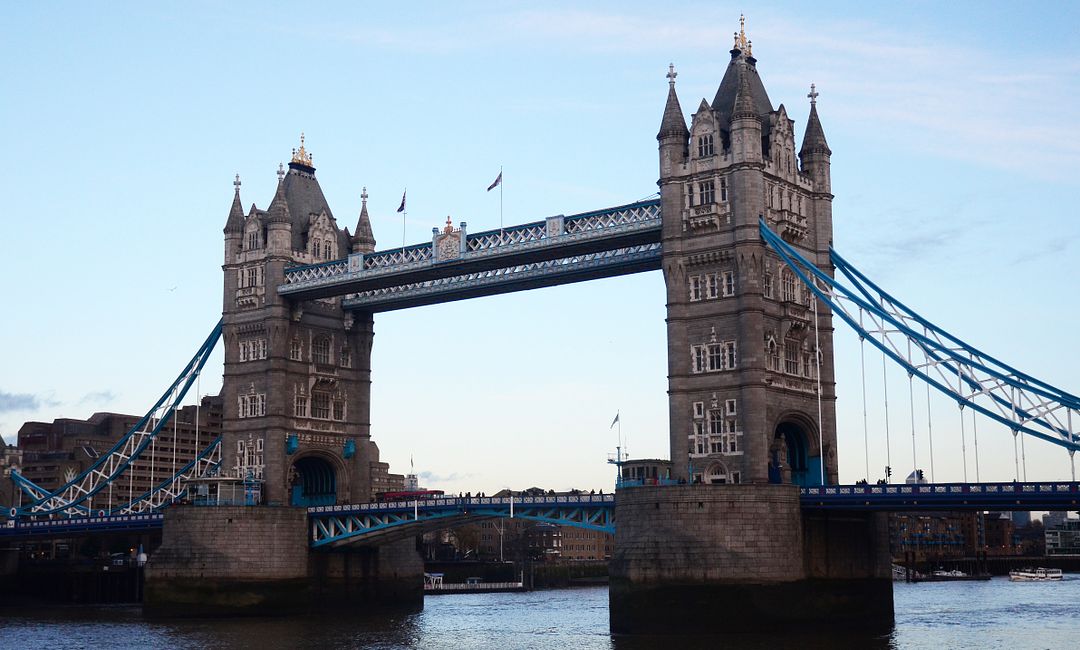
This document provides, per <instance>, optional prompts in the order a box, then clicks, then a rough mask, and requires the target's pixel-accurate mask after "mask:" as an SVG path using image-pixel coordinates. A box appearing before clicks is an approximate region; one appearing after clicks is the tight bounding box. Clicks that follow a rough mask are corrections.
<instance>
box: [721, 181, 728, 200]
mask: <svg viewBox="0 0 1080 650" xmlns="http://www.w3.org/2000/svg"><path fill="white" fill-rule="evenodd" d="M720 202H721V203H727V179H726V178H721V179H720Z"/></svg>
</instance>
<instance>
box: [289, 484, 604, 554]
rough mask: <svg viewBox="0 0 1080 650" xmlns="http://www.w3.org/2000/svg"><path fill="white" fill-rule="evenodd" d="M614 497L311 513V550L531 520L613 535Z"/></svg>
mask: <svg viewBox="0 0 1080 650" xmlns="http://www.w3.org/2000/svg"><path fill="white" fill-rule="evenodd" d="M614 512H615V495H614V494H599V495H580V496H573V495H560V496H544V497H472V498H457V497H450V498H440V499H429V500H423V501H397V502H392V503H362V504H357V505H339V506H319V507H313V508H308V519H309V521H310V524H311V546H312V547H313V548H320V547H334V546H342V545H345V544H360V545H378V544H384V543H386V542H389V541H394V540H397V539H405V538H408V537H413V536H416V535H420V534H422V533H425V532H429V531H432V530H439V529H442V528H452V527H454V526H456V525H458V524H461V523H464V522H466V521H469V520H476V519H490V518H495V517H515V518H519V519H530V520H533V521H541V522H546V523H551V524H558V525H560V526H574V527H577V528H586V529H589V530H599V531H602V532H606V533H614V532H615V514H614Z"/></svg>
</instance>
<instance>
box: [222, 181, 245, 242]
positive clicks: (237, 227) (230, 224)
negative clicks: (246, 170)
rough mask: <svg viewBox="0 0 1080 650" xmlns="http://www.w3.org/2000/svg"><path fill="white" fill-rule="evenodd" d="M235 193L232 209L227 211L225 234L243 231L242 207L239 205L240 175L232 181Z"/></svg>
mask: <svg viewBox="0 0 1080 650" xmlns="http://www.w3.org/2000/svg"><path fill="white" fill-rule="evenodd" d="M233 187H234V188H236V192H235V193H234V194H233V200H232V208H230V209H229V219H228V221H226V222H225V232H226V233H234V232H243V230H244V206H243V205H241V204H240V174H237V175H236V180H234V181H233Z"/></svg>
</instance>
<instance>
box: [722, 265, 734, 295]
mask: <svg viewBox="0 0 1080 650" xmlns="http://www.w3.org/2000/svg"><path fill="white" fill-rule="evenodd" d="M722 277H723V280H724V297H726V298H730V297H731V296H734V295H735V273H734V272H732V271H724V273H723V276H722Z"/></svg>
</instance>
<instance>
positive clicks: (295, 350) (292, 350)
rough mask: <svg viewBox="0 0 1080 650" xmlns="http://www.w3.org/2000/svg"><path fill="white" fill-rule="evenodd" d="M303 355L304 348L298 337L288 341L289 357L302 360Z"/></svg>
mask: <svg viewBox="0 0 1080 650" xmlns="http://www.w3.org/2000/svg"><path fill="white" fill-rule="evenodd" d="M303 355H304V348H303V346H302V345H301V344H300V339H295V338H294V339H293V340H292V341H291V342H290V343H289V358H290V359H292V360H293V361H303V360H304V356H303Z"/></svg>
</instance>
